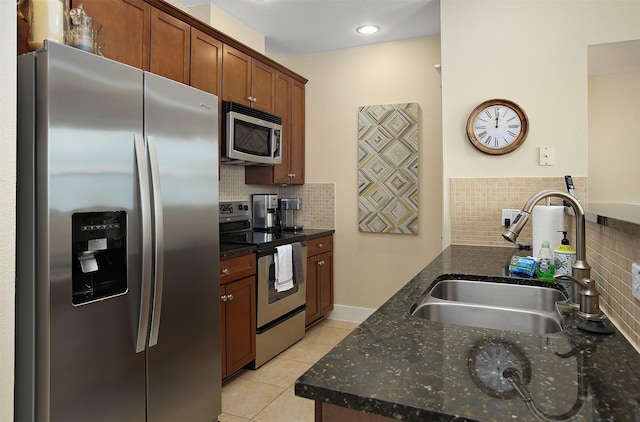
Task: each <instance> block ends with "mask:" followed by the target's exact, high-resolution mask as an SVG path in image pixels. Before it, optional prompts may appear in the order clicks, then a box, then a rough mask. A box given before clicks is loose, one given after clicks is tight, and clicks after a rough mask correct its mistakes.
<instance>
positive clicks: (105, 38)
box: [71, 0, 151, 70]
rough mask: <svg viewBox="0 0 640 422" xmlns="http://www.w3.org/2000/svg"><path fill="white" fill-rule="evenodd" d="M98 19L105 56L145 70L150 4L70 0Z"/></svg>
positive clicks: (125, 0) (136, 0) (133, 0)
mask: <svg viewBox="0 0 640 422" xmlns="http://www.w3.org/2000/svg"><path fill="white" fill-rule="evenodd" d="M80 4H83V5H84V9H85V10H86V11H87V13H88V14H90V15H91V16H93V17H94V18H95V19H97V20H98V21H100V22H101V23H102V30H101V31H100V44H103V45H104V47H103V49H102V53H103V54H104V56H105V57H107V58H109V59H112V60H115V61H118V62H120V63H124V64H128V65H129V66H133V67H137V68H138V69H142V70H149V54H150V50H149V46H150V45H151V30H150V28H151V6H150V5H149V4H147V3H146V2H144V1H143V0H72V1H71V7H78V6H79V5H80Z"/></svg>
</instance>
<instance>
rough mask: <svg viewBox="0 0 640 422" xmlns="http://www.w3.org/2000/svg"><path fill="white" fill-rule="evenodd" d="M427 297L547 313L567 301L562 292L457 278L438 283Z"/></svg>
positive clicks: (540, 287) (542, 287) (546, 288)
mask: <svg viewBox="0 0 640 422" xmlns="http://www.w3.org/2000/svg"><path fill="white" fill-rule="evenodd" d="M430 295H431V296H433V297H434V298H438V299H444V300H452V301H455V302H466V303H475V304H477V305H488V306H506V307H509V308H520V309H535V310H539V311H549V312H555V310H556V307H555V304H556V302H560V301H562V300H567V297H566V296H565V295H564V293H562V292H561V291H560V290H556V289H553V288H550V287H544V286H529V285H525V284H507V283H496V282H489V281H477V280H459V279H455V280H447V279H445V280H441V281H439V282H438V283H437V284H436V285H435V286H434V287H433V289H431V292H430Z"/></svg>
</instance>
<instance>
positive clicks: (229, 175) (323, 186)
mask: <svg viewBox="0 0 640 422" xmlns="http://www.w3.org/2000/svg"><path fill="white" fill-rule="evenodd" d="M244 170H245V169H244V167H242V166H234V165H222V166H221V167H220V185H219V188H220V200H221V201H242V200H250V199H251V194H253V193H277V194H278V197H280V198H302V206H301V207H300V211H299V212H298V215H297V221H298V222H299V223H300V224H301V225H302V226H303V227H308V228H314V229H334V228H335V226H336V224H335V191H336V189H335V184H333V183H305V184H304V185H302V186H278V185H273V186H265V185H245V183H244Z"/></svg>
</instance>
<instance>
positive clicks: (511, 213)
mask: <svg viewBox="0 0 640 422" xmlns="http://www.w3.org/2000/svg"><path fill="white" fill-rule="evenodd" d="M519 212H520V210H514V209H511V208H503V209H502V216H501V218H500V225H501V226H504V227H509V226H510V225H511V223H513V219H514V218H516V216H517V215H518V213H519ZM507 220H509V222H508V223H507Z"/></svg>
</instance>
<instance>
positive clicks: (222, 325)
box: [220, 286, 227, 379]
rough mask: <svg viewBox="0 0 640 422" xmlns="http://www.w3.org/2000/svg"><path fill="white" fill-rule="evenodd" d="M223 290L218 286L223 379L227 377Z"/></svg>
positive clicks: (225, 311) (222, 287) (225, 321)
mask: <svg viewBox="0 0 640 422" xmlns="http://www.w3.org/2000/svg"><path fill="white" fill-rule="evenodd" d="M225 292H226V289H225V287H224V286H220V362H221V365H222V378H223V379H224V378H226V377H227V341H226V338H227V317H226V315H227V306H226V304H227V302H226V297H225V294H226V293H225ZM223 298H224V299H223Z"/></svg>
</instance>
